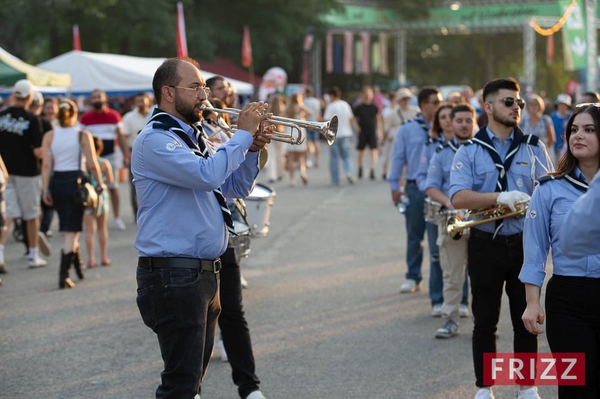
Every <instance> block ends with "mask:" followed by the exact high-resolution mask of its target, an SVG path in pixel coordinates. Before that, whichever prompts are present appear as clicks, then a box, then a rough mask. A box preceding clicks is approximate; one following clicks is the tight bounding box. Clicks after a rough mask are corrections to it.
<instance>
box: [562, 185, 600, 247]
mask: <svg viewBox="0 0 600 399" xmlns="http://www.w3.org/2000/svg"><path fill="white" fill-rule="evenodd" d="M558 246H559V247H560V249H561V251H562V252H563V253H564V254H565V255H567V256H569V257H571V256H573V257H581V256H586V255H595V254H600V173H596V176H595V177H594V180H592V183H591V184H590V188H589V189H588V191H587V193H585V194H584V195H582V196H581V197H579V199H578V200H577V201H575V203H574V204H573V206H572V207H571V210H570V211H569V213H568V214H567V217H566V219H565V221H564V224H563V228H562V229H561V232H560V240H559V242H558Z"/></svg>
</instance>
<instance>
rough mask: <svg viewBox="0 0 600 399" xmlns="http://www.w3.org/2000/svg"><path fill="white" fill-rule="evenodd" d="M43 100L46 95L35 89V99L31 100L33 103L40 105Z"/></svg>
mask: <svg viewBox="0 0 600 399" xmlns="http://www.w3.org/2000/svg"><path fill="white" fill-rule="evenodd" d="M43 102H44V96H43V95H42V93H40V92H39V91H37V90H35V91H34V92H33V100H32V101H31V103H32V104H33V105H40V104H42V103H43Z"/></svg>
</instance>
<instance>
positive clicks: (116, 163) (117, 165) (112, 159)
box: [102, 152, 122, 190]
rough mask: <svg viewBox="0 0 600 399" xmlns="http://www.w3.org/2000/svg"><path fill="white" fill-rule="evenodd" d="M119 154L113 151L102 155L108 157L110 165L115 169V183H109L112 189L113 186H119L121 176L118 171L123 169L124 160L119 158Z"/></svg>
mask: <svg viewBox="0 0 600 399" xmlns="http://www.w3.org/2000/svg"><path fill="white" fill-rule="evenodd" d="M118 155H119V154H117V153H116V152H113V153H112V154H108V155H102V158H104V159H106V160H107V161H108V163H110V167H111V168H112V170H113V175H114V176H115V178H114V179H113V184H111V185H109V186H108V188H109V189H110V190H112V189H113V188H119V176H118V171H119V169H121V165H122V162H120V160H119V156H118Z"/></svg>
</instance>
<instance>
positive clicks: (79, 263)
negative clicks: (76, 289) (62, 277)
mask: <svg viewBox="0 0 600 399" xmlns="http://www.w3.org/2000/svg"><path fill="white" fill-rule="evenodd" d="M73 268H74V269H75V273H77V277H79V279H80V280H83V279H84V277H85V276H84V275H83V271H84V270H85V266H84V265H83V259H81V247H77V248H75V252H73Z"/></svg>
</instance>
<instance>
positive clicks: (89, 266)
mask: <svg viewBox="0 0 600 399" xmlns="http://www.w3.org/2000/svg"><path fill="white" fill-rule="evenodd" d="M96 266H98V264H97V263H96V261H95V260H88V262H87V267H88V269H93V268H94V267H96Z"/></svg>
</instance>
